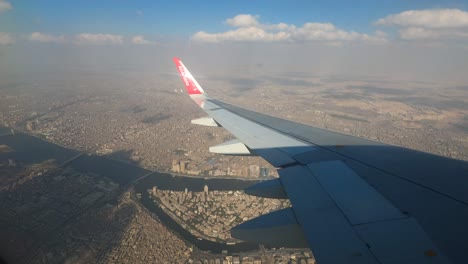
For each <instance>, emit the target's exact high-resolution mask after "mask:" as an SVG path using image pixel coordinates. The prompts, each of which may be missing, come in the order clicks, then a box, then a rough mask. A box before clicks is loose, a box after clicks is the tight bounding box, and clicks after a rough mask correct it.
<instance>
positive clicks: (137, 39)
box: [132, 35, 152, 45]
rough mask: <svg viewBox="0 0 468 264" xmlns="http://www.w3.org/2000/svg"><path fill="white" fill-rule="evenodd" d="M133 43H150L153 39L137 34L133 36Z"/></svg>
mask: <svg viewBox="0 0 468 264" xmlns="http://www.w3.org/2000/svg"><path fill="white" fill-rule="evenodd" d="M132 43H133V44H136V45H149V44H152V43H151V41H149V40H146V39H145V37H144V36H142V35H137V36H133V37H132Z"/></svg>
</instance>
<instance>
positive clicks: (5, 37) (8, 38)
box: [0, 32, 15, 45]
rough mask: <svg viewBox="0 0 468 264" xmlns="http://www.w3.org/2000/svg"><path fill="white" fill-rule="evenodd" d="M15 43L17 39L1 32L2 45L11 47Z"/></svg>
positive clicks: (0, 43)
mask: <svg viewBox="0 0 468 264" xmlns="http://www.w3.org/2000/svg"><path fill="white" fill-rule="evenodd" d="M13 43H15V38H13V36H11V34H10V33H6V32H0V45H11V44H13Z"/></svg>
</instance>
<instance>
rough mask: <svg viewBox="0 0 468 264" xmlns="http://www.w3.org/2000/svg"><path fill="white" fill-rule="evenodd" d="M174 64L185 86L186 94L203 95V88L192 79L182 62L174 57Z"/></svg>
mask: <svg viewBox="0 0 468 264" xmlns="http://www.w3.org/2000/svg"><path fill="white" fill-rule="evenodd" d="M174 63H175V64H176V66H177V70H178V71H179V73H180V77H181V78H182V81H183V82H184V84H185V88H186V89H187V92H188V93H189V94H190V95H195V94H204V93H205V92H204V91H203V88H202V87H201V86H200V84H198V82H197V80H195V78H193V76H192V74H191V73H190V72H189V70H187V68H186V67H185V65H184V64H183V63H182V61H181V60H180V59H179V58H177V57H174Z"/></svg>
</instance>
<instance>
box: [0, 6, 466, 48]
mask: <svg viewBox="0 0 468 264" xmlns="http://www.w3.org/2000/svg"><path fill="white" fill-rule="evenodd" d="M467 10H468V2H466V1H427V0H426V1H404V0H400V1H370V0H367V1H231V2H224V1H123V0H122V1H79V2H64V1H58V0H48V1H47V0H45V1H32V2H26V1H17V2H13V1H5V0H0V32H1V33H0V34H1V35H0V44H3V45H12V44H13V43H15V42H21V41H29V42H40V43H73V44H100V45H103V44H118V45H121V44H140V45H141V44H154V43H157V42H159V41H163V42H164V41H166V40H167V39H169V40H172V39H178V40H186V41H189V40H194V41H199V42H211V43H213V42H214V43H219V42H326V43H329V44H332V45H337V44H342V42H347V41H364V42H371V43H383V42H388V41H399V40H403V41H419V40H425V41H427V40H430V41H438V42H441V41H443V42H444V41H450V42H453V41H456V42H465V43H466V42H467V41H468V11H467Z"/></svg>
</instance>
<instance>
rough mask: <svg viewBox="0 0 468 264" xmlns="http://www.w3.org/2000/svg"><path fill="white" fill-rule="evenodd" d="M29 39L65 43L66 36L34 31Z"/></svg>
mask: <svg viewBox="0 0 468 264" xmlns="http://www.w3.org/2000/svg"><path fill="white" fill-rule="evenodd" d="M28 39H29V40H30V41H35V42H42V43H50V42H51V43H63V42H66V39H65V37H64V36H55V35H50V34H45V33H41V32H33V33H31V35H29V37H28Z"/></svg>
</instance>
